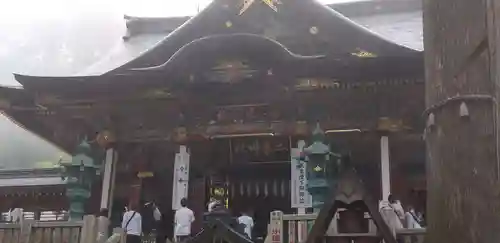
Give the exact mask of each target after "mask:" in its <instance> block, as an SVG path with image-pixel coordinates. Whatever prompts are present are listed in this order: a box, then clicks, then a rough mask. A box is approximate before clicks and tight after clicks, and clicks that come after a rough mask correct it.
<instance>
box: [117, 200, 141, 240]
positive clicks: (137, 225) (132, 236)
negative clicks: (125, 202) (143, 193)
mask: <svg viewBox="0 0 500 243" xmlns="http://www.w3.org/2000/svg"><path fill="white" fill-rule="evenodd" d="M122 228H123V230H124V231H125V233H126V234H127V243H141V235H142V217H141V214H140V213H139V212H137V206H136V205H134V204H131V205H130V207H129V209H128V210H127V212H125V214H124V215H123V220H122Z"/></svg>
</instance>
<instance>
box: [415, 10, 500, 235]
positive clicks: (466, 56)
mask: <svg viewBox="0 0 500 243" xmlns="http://www.w3.org/2000/svg"><path fill="white" fill-rule="evenodd" d="M496 2H500V1H498V0H424V37H425V39H424V41H425V62H426V104H427V108H428V110H427V111H426V113H425V119H427V126H426V132H425V135H426V143H427V153H428V158H427V178H428V179H427V190H428V201H427V220H428V235H427V242H431V243H444V242H453V243H461V242H464V243H465V242H467V243H473V242H478V243H486V242H498V240H499V239H500V196H499V192H500V183H499V177H500V174H499V173H500V172H499V170H500V168H499V162H498V161H499V160H498V159H499V158H498V129H497V126H498V122H497V121H498V117H497V115H498V114H499V112H498V105H497V104H496V100H497V99H496V97H497V96H498V94H497V92H499V90H498V87H497V86H498V84H499V82H498V81H497V80H498V76H497V67H496V66H497V65H498V64H499V63H498V61H497V58H498V53H497V51H495V50H496V49H497V47H496V45H498V42H499V41H497V35H498V34H497V32H498V31H499V28H500V25H499V26H496V25H495V23H499V24H500V22H499V21H500V19H498V20H495V19H496V18H497V17H496V15H497V14H500V12H499V11H497V10H496V8H497V7H496V8H495V5H498V3H496Z"/></svg>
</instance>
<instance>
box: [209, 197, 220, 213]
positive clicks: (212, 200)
mask: <svg viewBox="0 0 500 243" xmlns="http://www.w3.org/2000/svg"><path fill="white" fill-rule="evenodd" d="M217 203H219V202H218V201H217V199H215V198H213V197H211V198H210V201H209V202H208V205H207V211H208V212H212V210H213V209H214V207H215V205H217Z"/></svg>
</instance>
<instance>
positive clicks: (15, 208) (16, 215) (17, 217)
mask: <svg viewBox="0 0 500 243" xmlns="http://www.w3.org/2000/svg"><path fill="white" fill-rule="evenodd" d="M23 219H24V210H23V209H22V208H21V207H19V203H18V202H14V203H13V204H12V207H11V208H10V210H9V221H10V222H12V223H21V222H22V220H23Z"/></svg>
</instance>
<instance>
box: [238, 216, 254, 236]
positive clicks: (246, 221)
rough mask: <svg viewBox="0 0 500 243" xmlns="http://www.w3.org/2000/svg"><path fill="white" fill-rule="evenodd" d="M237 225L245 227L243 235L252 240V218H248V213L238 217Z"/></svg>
mask: <svg viewBox="0 0 500 243" xmlns="http://www.w3.org/2000/svg"><path fill="white" fill-rule="evenodd" d="M238 223H239V224H242V225H243V226H245V228H244V230H245V234H246V235H247V236H248V238H250V239H252V229H253V218H252V217H250V216H249V213H246V212H243V213H242V214H241V216H240V217H238Z"/></svg>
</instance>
